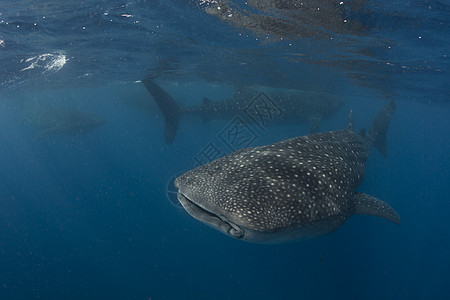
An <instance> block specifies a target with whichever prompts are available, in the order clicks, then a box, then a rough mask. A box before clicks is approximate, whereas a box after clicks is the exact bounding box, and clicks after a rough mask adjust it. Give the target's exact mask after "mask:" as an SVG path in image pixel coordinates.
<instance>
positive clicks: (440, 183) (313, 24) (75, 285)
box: [0, 0, 450, 299]
mask: <svg viewBox="0 0 450 300" xmlns="http://www.w3.org/2000/svg"><path fill="white" fill-rule="evenodd" d="M299 2H300V1H288V0H286V1H271V0H253V1H201V0H198V1H194V0H191V1H187V0H186V1H183V0H166V1H162V0H153V1H152V0H147V1H145V0H134V1H116V0H112V1H101V0H85V1H72V0H67V1H59V0H58V1H57V0H48V1H44V0H15V1H12V0H2V1H1V2H0V116H1V117H0V129H1V130H0V136H1V141H2V143H1V145H0V159H1V162H2V167H1V168H0V178H1V180H0V299H300V298H301V299H447V298H448V295H450V258H449V255H448V254H449V253H450V229H449V228H450V221H449V218H448V212H449V211H450V202H449V196H448V195H449V194H450V180H449V179H450V175H449V171H448V170H449V167H450V156H449V154H448V153H450V143H449V137H450V118H449V115H450V106H449V98H450V97H449V96H450V88H449V86H450V85H449V82H450V76H449V67H450V63H449V57H448V56H449V54H450V53H449V49H450V36H449V34H448V32H450V4H449V3H447V2H446V1H436V0H432V1H426V0H414V1H398V0H394V1H384V0H380V1H375V2H373V1H362V0H361V1H334V0H322V1H303V2H301V5H305V6H307V8H308V9H300V10H299V9H298V6H295V5H294V6H293V3H294V4H296V5H298V3H299ZM218 7H220V8H221V11H225V10H226V9H227V12H226V14H225V15H219V14H218V13H217V11H218ZM318 11H320V13H318ZM262 17H264V18H262ZM267 20H269V21H267ZM347 24H349V25H347ZM148 74H152V76H153V77H154V80H155V81H156V82H157V83H158V84H160V85H161V86H162V87H163V88H164V89H165V90H166V91H167V92H168V93H170V94H171V95H172V97H173V98H174V99H176V101H178V103H180V105H182V106H186V107H187V106H191V105H195V104H200V103H201V101H202V99H203V97H209V98H211V99H213V100H222V99H226V98H230V97H232V96H233V91H234V86H240V85H244V86H266V87H272V88H281V89H301V90H310V91H314V92H327V93H331V94H333V95H339V96H340V97H342V98H343V99H344V100H345V104H344V107H343V108H342V109H341V110H339V112H337V113H336V114H335V115H333V116H332V117H331V118H329V119H327V120H324V121H323V122H322V124H321V127H320V130H321V131H327V130H337V129H341V128H345V126H346V125H347V122H348V112H349V110H350V109H351V110H352V111H353V114H354V117H355V125H356V127H357V128H363V127H365V128H368V127H369V126H370V124H371V122H372V120H373V118H374V117H375V115H376V113H377V112H378V111H379V110H381V108H382V107H383V105H384V104H385V103H386V102H387V101H389V100H391V99H394V100H395V101H396V103H397V111H396V113H395V115H394V118H393V120H392V123H391V126H390V129H389V132H388V137H387V138H388V157H387V158H386V159H384V158H383V157H382V156H381V155H380V154H379V153H378V152H376V151H372V153H371V155H370V157H369V160H368V162H367V173H366V178H365V181H364V183H363V185H362V186H361V187H360V190H361V191H364V192H365V193H368V194H371V195H374V196H376V197H378V198H380V199H383V200H384V201H386V202H387V203H389V204H390V205H392V206H393V207H394V208H395V209H396V210H397V211H398V212H399V214H400V216H401V218H402V224H401V225H400V226H397V225H394V224H391V223H389V222H387V221H386V220H383V219H381V218H375V217H370V216H360V215H358V216H353V217H351V218H350V219H349V220H348V221H347V222H346V224H345V225H343V226H342V227H341V228H339V229H338V230H337V231H335V232H333V233H331V234H328V235H325V236H323V237H318V238H315V239H311V240H306V241H295V242H291V243H284V244H273V245H266V244H253V243H246V242H243V241H239V240H234V239H232V238H230V237H227V236H225V235H223V234H221V233H220V232H218V231H216V230H214V229H212V228H209V227H207V226H205V225H204V224H202V223H200V222H198V221H197V220H195V219H194V218H192V217H191V216H189V215H188V214H187V213H186V212H185V211H183V210H182V209H181V208H180V207H179V206H176V205H174V203H172V202H171V201H170V200H169V199H168V189H170V188H171V186H170V180H171V179H172V178H173V177H174V176H176V175H178V174H180V173H182V172H185V171H187V170H190V169H192V168H194V167H195V166H196V164H197V162H196V160H195V159H196V158H198V157H200V156H201V155H202V153H203V152H202V151H203V150H204V149H205V147H206V146H207V145H209V144H210V143H220V133H221V132H222V131H223V129H224V128H226V126H227V124H228V121H223V120H222V121H220V120H219V121H217V120H215V121H211V122H208V123H203V122H202V121H201V120H200V119H199V118H194V117H193V118H183V119H182V120H181V124H180V128H179V130H178V132H177V136H176V139H175V141H174V143H173V144H169V145H167V144H166V143H165V139H164V134H163V133H164V117H163V115H162V114H161V112H160V111H159V109H158V107H157V106H156V104H155V103H154V102H153V101H152V99H151V97H150V96H149V94H148V93H147V91H146V90H145V88H144V86H143V84H142V83H141V82H140V80H141V79H142V78H143V77H144V76H146V75H148ZM67 108H70V109H72V110H79V111H83V112H89V113H90V114H92V115H95V116H96V117H98V118H99V119H101V120H104V123H103V124H101V125H100V126H98V127H96V128H95V129H92V130H89V132H85V133H83V134H78V133H75V134H73V133H68V132H57V131H55V127H58V126H63V125H61V124H65V123H64V122H66V120H67V118H65V119H64V118H62V119H61V118H60V119H57V117H58V115H59V116H60V115H61V114H63V113H62V112H63V111H66V110H64V109H67ZM63 116H64V114H63ZM52 118H53V119H52ZM55 118H56V119H55ZM52 122H53V123H52ZM48 124H50V125H48ZM251 128H253V130H254V133H255V136H256V139H255V140H254V141H253V142H252V143H253V144H252V145H253V146H256V145H264V144H269V143H274V142H277V141H280V140H282V139H286V138H290V137H294V136H299V135H305V134H308V132H309V128H308V125H307V124H297V125H292V124H290V125H289V124H287V125H286V124H285V125H279V126H271V127H267V128H263V129H261V128H258V127H257V126H256V127H255V126H253V127H251ZM228 151H229V150H228Z"/></svg>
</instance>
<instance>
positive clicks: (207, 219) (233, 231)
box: [178, 192, 245, 239]
mask: <svg viewBox="0 0 450 300" xmlns="http://www.w3.org/2000/svg"><path fill="white" fill-rule="evenodd" d="M178 201H180V203H181V205H182V206H183V208H184V209H185V210H186V211H187V212H188V213H189V214H190V215H191V216H193V217H194V218H196V219H197V220H199V221H202V222H204V223H206V224H208V225H210V226H212V227H214V228H216V229H218V230H220V231H222V232H224V233H226V234H229V235H230V236H232V237H235V238H237V239H241V238H242V237H244V235H245V234H244V231H243V230H242V229H241V228H240V227H239V226H238V225H236V224H234V223H232V222H230V221H228V220H227V219H226V218H225V217H224V216H219V215H217V214H215V213H213V212H211V211H209V210H207V209H205V208H204V207H202V206H200V205H198V204H197V203H195V202H193V201H192V200H190V199H189V198H188V197H186V196H185V195H184V194H182V193H180V192H178Z"/></svg>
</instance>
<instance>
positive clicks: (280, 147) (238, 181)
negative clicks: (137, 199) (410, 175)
mask: <svg viewBox="0 0 450 300" xmlns="http://www.w3.org/2000/svg"><path fill="white" fill-rule="evenodd" d="M394 111H395V104H394V102H390V103H389V104H387V105H386V106H385V107H384V109H383V110H382V111H381V112H380V113H379V114H378V116H377V117H376V119H375V121H374V122H373V125H372V127H371V129H370V130H369V132H368V133H365V132H364V131H362V132H361V133H360V134H357V133H355V131H354V128H353V117H352V115H351V114H350V122H349V125H348V127H347V129H345V130H337V131H330V132H324V133H316V134H312V135H307V136H301V137H295V138H292V139H288V140H284V141H281V142H278V143H275V144H272V145H267V146H262V147H252V148H245V149H241V150H238V151H236V152H233V153H231V154H229V155H227V156H225V157H222V158H219V159H216V160H214V161H212V162H210V163H207V164H205V165H203V166H200V167H198V168H195V169H193V170H191V171H189V172H187V173H185V174H183V175H181V176H179V177H178V178H177V179H176V180H175V182H174V184H175V187H176V188H177V189H178V200H179V201H180V203H181V205H182V206H183V207H184V209H185V210H186V211H187V212H188V213H189V214H190V215H191V216H192V217H194V218H196V219H197V220H199V221H201V222H203V223H206V224H207V225H209V226H211V227H213V228H215V229H217V230H219V231H220V232H222V233H224V234H226V235H228V236H231V237H234V238H237V239H240V240H245V241H251V242H260V243H270V242H282V241H289V240H293V239H302V238H311V237H315V236H319V235H323V234H326V233H329V232H332V231H334V230H336V229H337V228H339V227H340V226H341V225H343V224H344V223H345V221H346V220H347V219H348V218H349V217H351V216H352V215H354V214H368V215H374V216H378V217H382V218H384V219H387V220H389V221H391V222H393V223H395V224H400V216H399V215H398V214H397V212H396V211H395V210H394V209H393V208H392V207H390V206H389V205H388V204H387V203H385V202H383V201H381V200H379V199H377V198H375V197H373V196H370V195H367V194H364V193H361V192H356V189H357V188H358V187H359V186H360V185H361V184H362V182H363V180H364V175H365V168H366V161H367V158H368V156H369V150H370V147H371V146H372V145H373V146H374V147H375V148H377V149H378V150H379V151H380V152H381V153H382V154H383V155H386V132H387V129H388V127H389V123H390V121H391V118H392V115H393V113H394Z"/></svg>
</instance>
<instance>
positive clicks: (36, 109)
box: [22, 102, 105, 141]
mask: <svg viewBox="0 0 450 300" xmlns="http://www.w3.org/2000/svg"><path fill="white" fill-rule="evenodd" d="M22 119H23V121H24V122H25V123H27V124H28V125H30V126H32V127H34V128H36V129H37V130H38V133H37V134H36V136H35V137H34V140H35V141H36V140H40V139H42V138H43V137H44V136H46V135H48V134H59V135H68V136H70V135H80V134H84V133H87V132H90V131H92V130H94V129H95V128H97V127H99V126H101V125H103V124H104V123H105V120H104V119H103V118H101V117H99V116H97V115H96V114H93V113H90V112H86V111H82V110H80V109H78V108H75V107H66V106H56V105H51V104H40V103H38V102H35V103H34V104H33V103H31V104H30V103H28V104H26V105H25V108H24V110H23V112H22Z"/></svg>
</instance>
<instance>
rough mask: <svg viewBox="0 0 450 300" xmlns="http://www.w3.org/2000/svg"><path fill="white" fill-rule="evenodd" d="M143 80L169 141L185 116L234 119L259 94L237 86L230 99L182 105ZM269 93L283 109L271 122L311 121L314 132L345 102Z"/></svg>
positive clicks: (320, 96)
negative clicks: (160, 115) (162, 117)
mask: <svg viewBox="0 0 450 300" xmlns="http://www.w3.org/2000/svg"><path fill="white" fill-rule="evenodd" d="M142 83H143V84H144V86H145V87H146V88H147V90H148V92H149V93H150V95H151V96H152V97H153V99H154V100H155V102H156V104H157V105H158V107H159V108H160V110H161V112H162V114H163V115H164V119H165V129H164V135H165V139H166V143H167V144H170V143H172V142H173V140H174V139H175V135H176V133H177V130H178V126H179V122H180V119H181V117H182V116H184V115H194V116H200V117H201V118H202V120H203V121H204V122H207V121H209V120H214V119H216V120H217V119H219V120H231V119H232V118H233V117H236V116H237V115H238V114H239V113H242V112H243V111H244V110H245V109H246V108H247V106H248V104H249V103H250V102H251V101H252V99H254V98H255V97H256V96H257V95H258V94H259V91H258V90H255V89H250V88H243V87H238V88H236V92H235V95H234V97H233V98H231V99H226V100H221V101H212V100H210V99H208V98H204V99H203V103H202V104H201V105H197V106H191V107H181V106H179V105H178V103H177V102H176V101H175V100H174V99H173V98H172V97H171V96H170V95H169V94H168V93H167V92H166V91H165V90H164V89H163V88H161V87H160V86H159V85H157V84H156V83H155V82H154V81H153V80H152V78H151V77H150V76H148V77H146V78H144V79H143V80H142ZM268 96H269V97H270V98H271V99H272V100H273V102H274V103H275V104H276V106H277V109H278V110H279V111H280V117H279V118H274V119H273V120H272V122H271V123H280V124H286V123H309V124H310V132H311V133H314V132H317V130H318V129H319V127H320V123H321V121H322V120H324V119H326V118H329V117H331V116H332V115H333V114H334V113H336V112H337V111H338V110H339V109H340V108H341V107H342V106H343V101H341V100H340V98H339V97H338V96H336V95H334V94H328V93H318V92H311V91H300V90H285V91H283V92H273V93H272V92H269V93H268ZM250 121H252V120H250ZM253 122H254V121H253Z"/></svg>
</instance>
